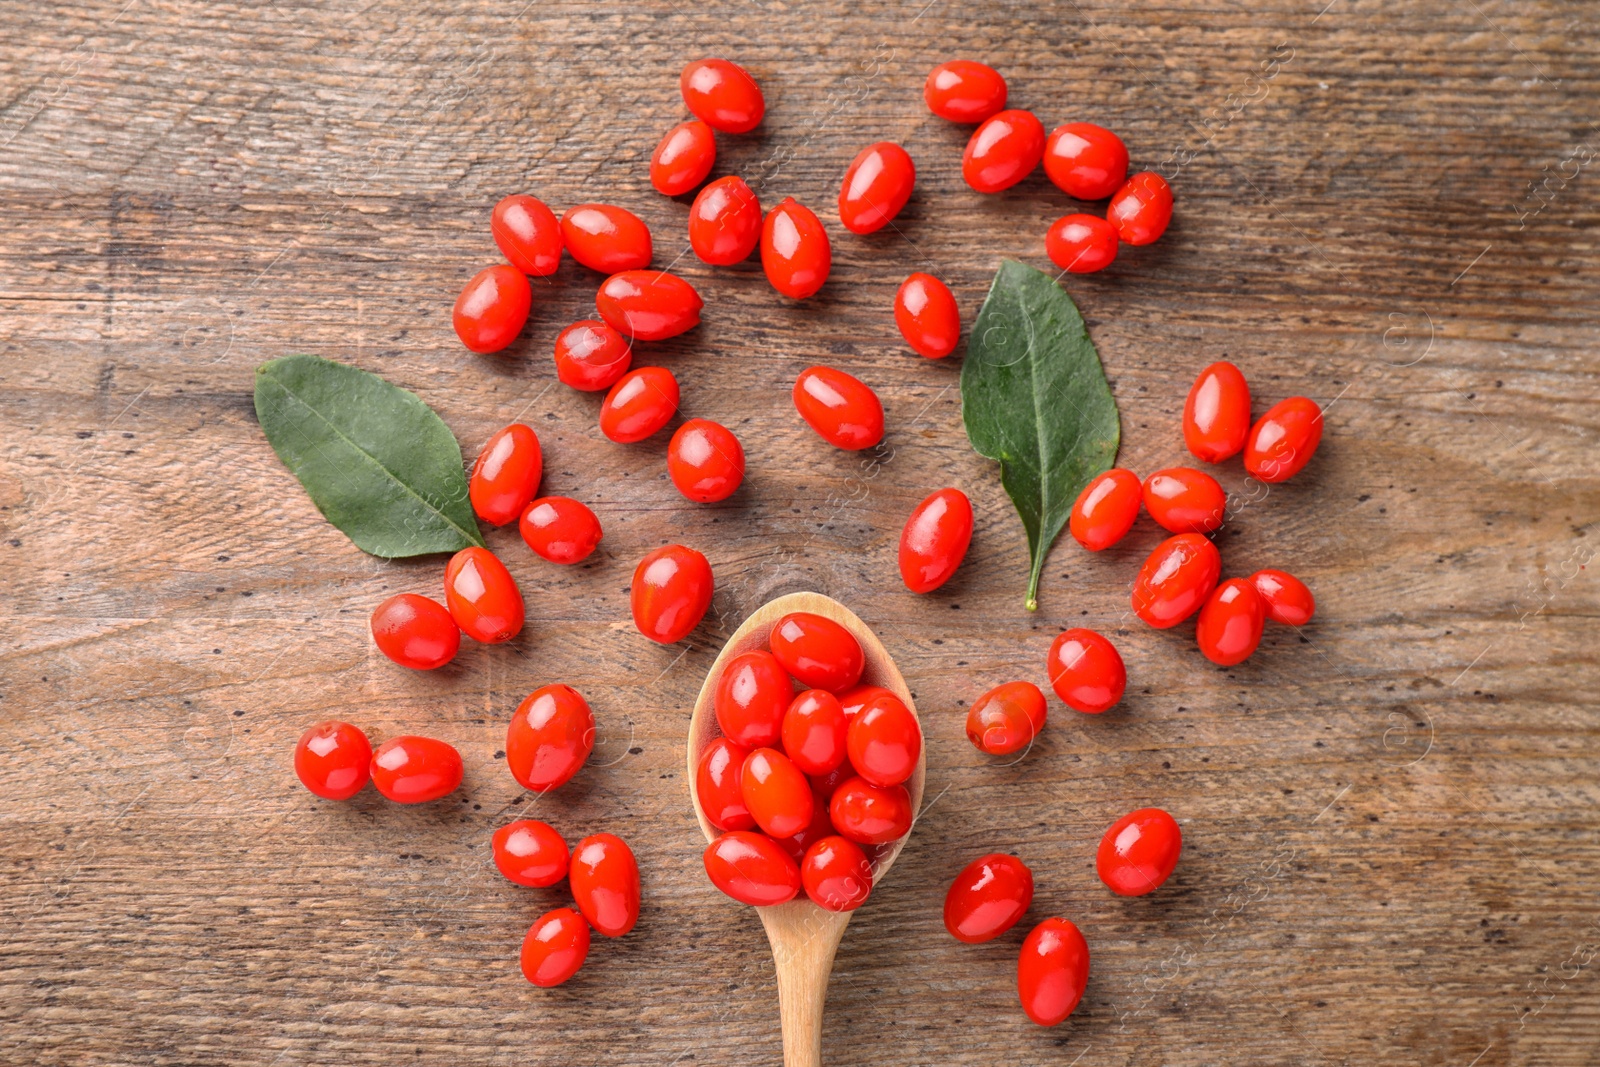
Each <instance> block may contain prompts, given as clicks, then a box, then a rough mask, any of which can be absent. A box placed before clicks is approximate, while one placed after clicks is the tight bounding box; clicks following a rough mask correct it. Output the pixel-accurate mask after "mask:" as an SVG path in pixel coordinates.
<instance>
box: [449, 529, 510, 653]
mask: <svg viewBox="0 0 1600 1067" xmlns="http://www.w3.org/2000/svg"><path fill="white" fill-rule="evenodd" d="M444 603H445V606H446V607H448V608H449V609H450V617H451V618H453V619H455V620H456V625H457V626H459V627H461V631H462V632H463V633H465V634H466V635H467V636H468V637H470V638H472V639H473V640H474V641H481V642H483V643H484V644H486V645H497V644H500V643H501V642H504V641H509V640H511V639H512V638H513V637H515V636H517V634H519V633H521V632H522V621H523V606H522V592H521V590H519V589H518V588H517V583H516V582H515V581H514V580H513V579H512V577H511V572H510V571H508V570H506V565H505V564H504V563H501V562H500V561H499V560H498V559H496V558H495V556H494V553H492V552H490V551H489V550H488V549H487V548H478V547H476V546H474V547H472V548H463V549H462V550H461V551H460V552H457V553H456V554H455V555H453V556H451V557H450V562H449V563H448V564H446V565H445V568H444Z"/></svg>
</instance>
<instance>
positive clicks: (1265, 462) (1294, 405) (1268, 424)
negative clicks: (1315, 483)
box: [1244, 396, 1322, 482]
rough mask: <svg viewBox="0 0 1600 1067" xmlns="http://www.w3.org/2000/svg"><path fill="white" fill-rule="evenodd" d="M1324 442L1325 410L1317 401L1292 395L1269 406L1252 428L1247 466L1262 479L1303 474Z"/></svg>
mask: <svg viewBox="0 0 1600 1067" xmlns="http://www.w3.org/2000/svg"><path fill="white" fill-rule="evenodd" d="M1321 442H1322V409H1321V408H1319V407H1318V406H1317V403H1316V401H1314V400H1308V399H1307V398H1305V397H1303V396H1291V397H1290V398H1289V399H1287V400H1281V401H1279V402H1278V403H1276V404H1274V405H1272V407H1270V408H1268V409H1267V413H1266V414H1265V415H1263V416H1261V418H1260V419H1258V420H1256V424H1255V425H1254V426H1252V427H1251V428H1250V436H1249V438H1247V439H1246V441H1245V445H1244V469H1245V470H1247V471H1249V472H1250V473H1251V474H1252V475H1253V476H1255V477H1256V478H1259V479H1261V480H1262V481H1263V482H1282V481H1287V480H1288V479H1290V478H1293V477H1294V476H1295V475H1296V474H1299V473H1300V470H1301V468H1303V467H1304V466H1305V465H1306V464H1307V463H1308V462H1310V460H1311V457H1312V456H1313V455H1315V454H1316V451H1317V445H1318V444H1320V443H1321Z"/></svg>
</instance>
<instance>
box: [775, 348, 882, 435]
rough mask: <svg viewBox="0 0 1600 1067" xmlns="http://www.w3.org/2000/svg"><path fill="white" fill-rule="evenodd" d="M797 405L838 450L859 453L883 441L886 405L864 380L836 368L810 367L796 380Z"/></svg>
mask: <svg viewBox="0 0 1600 1067" xmlns="http://www.w3.org/2000/svg"><path fill="white" fill-rule="evenodd" d="M794 406H795V410H796V411H798V412H800V417H801V418H802V419H805V420H806V424H807V425H808V426H810V427H811V428H812V429H813V430H815V431H817V434H818V436H820V437H821V438H822V439H823V440H824V441H826V442H828V443H829V444H830V445H833V446H834V447H835V448H843V449H848V450H849V451H852V452H856V451H860V450H861V449H863V448H871V447H872V446H873V445H875V444H877V443H878V442H879V441H881V440H883V404H882V403H880V402H879V400H878V394H877V393H874V392H873V391H872V389H871V388H870V387H869V386H867V384H866V383H865V382H863V381H862V380H861V379H859V378H856V377H854V376H852V375H849V374H846V373H845V372H844V371H842V370H835V369H834V368H833V367H807V368H806V369H805V370H803V371H801V372H800V377H798V378H796V379H795V381H794Z"/></svg>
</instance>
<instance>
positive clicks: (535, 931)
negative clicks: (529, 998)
mask: <svg viewBox="0 0 1600 1067" xmlns="http://www.w3.org/2000/svg"><path fill="white" fill-rule="evenodd" d="M588 955H589V924H588V923H586V922H584V921H583V917H582V916H580V915H579V914H578V913H577V912H575V911H573V910H572V909H571V908H557V909H555V910H554V911H547V912H545V913H544V914H543V915H541V916H539V918H538V919H536V920H535V921H534V924H533V925H532V926H531V927H529V928H528V935H527V936H526V937H524V938H523V939H522V954H521V956H520V958H519V960H518V962H519V964H520V966H521V967H522V977H524V978H526V979H527V980H528V981H530V982H532V983H533V984H534V985H536V986H540V987H542V988H549V987H551V986H558V985H560V984H561V983H562V982H565V981H566V980H567V979H568V978H571V977H572V976H573V975H575V974H577V973H578V968H580V967H582V966H583V961H584V959H585V958H586V957H587V956H588Z"/></svg>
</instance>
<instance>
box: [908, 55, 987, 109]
mask: <svg viewBox="0 0 1600 1067" xmlns="http://www.w3.org/2000/svg"><path fill="white" fill-rule="evenodd" d="M922 99H923V100H924V101H926V102H927V105H928V110H929V111H931V112H933V113H934V114H935V115H938V116H939V117H940V118H942V119H948V120H949V121H951V122H982V121H983V120H984V119H987V118H989V117H990V116H992V115H996V114H998V113H999V112H1000V111H1002V110H1003V109H1004V108H1005V106H1006V80H1005V79H1004V78H1002V77H1001V76H1000V72H999V71H997V70H995V69H994V68H993V67H990V66H986V65H985V64H983V63H977V62H974V61H973V60H970V59H952V60H951V61H950V62H948V63H940V64H939V65H938V66H937V67H934V68H933V69H932V70H931V71H929V72H928V80H927V81H926V82H924V83H923V86H922Z"/></svg>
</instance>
